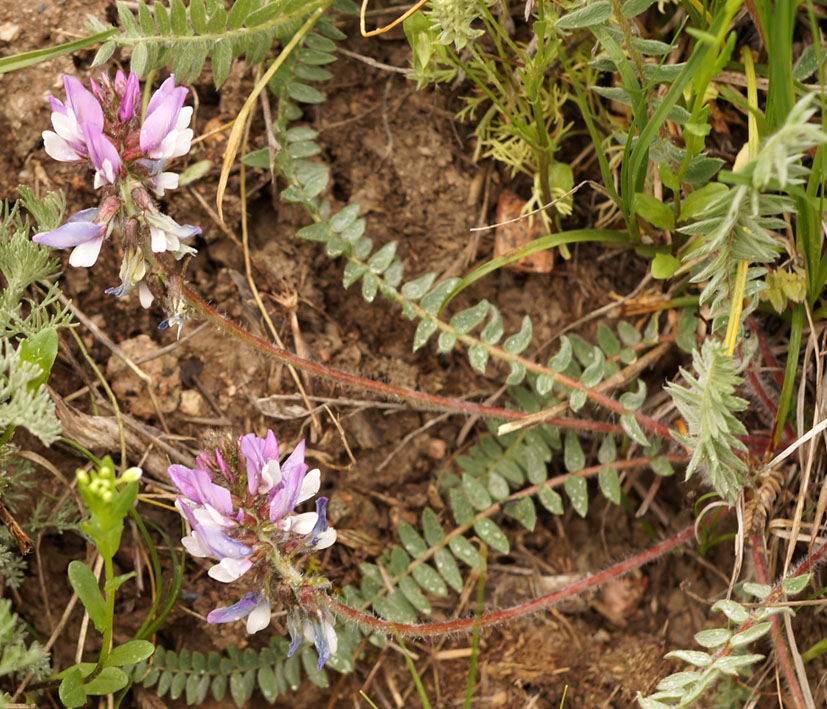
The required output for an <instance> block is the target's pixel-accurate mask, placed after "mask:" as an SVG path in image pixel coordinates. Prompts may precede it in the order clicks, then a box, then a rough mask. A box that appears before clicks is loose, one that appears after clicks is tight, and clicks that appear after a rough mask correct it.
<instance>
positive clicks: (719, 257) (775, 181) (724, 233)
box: [680, 94, 827, 330]
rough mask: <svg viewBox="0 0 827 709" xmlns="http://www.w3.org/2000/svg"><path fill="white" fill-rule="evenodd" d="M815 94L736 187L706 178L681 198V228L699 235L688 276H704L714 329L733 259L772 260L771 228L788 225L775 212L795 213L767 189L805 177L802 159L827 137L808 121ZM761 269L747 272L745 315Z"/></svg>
mask: <svg viewBox="0 0 827 709" xmlns="http://www.w3.org/2000/svg"><path fill="white" fill-rule="evenodd" d="M813 98H814V95H812V94H811V95H809V96H807V97H805V98H804V99H802V100H801V101H799V102H798V103H797V104H796V105H795V106H794V107H793V109H792V110H791V111H790V114H789V116H788V117H787V120H786V121H785V123H784V125H783V126H781V128H780V129H779V130H778V131H777V132H776V133H774V134H773V135H771V136H770V137H769V138H767V140H765V141H764V143H763V145H762V146H761V149H760V151H759V153H758V155H757V156H756V157H755V158H754V159H753V160H751V161H750V162H749V163H748V164H747V165H745V166H744V167H743V168H742V169H741V170H739V171H738V172H737V173H735V176H736V177H737V178H742V179H739V180H738V182H737V183H736V184H735V185H734V186H732V187H728V186H726V185H724V184H721V183H720V182H718V183H710V184H709V185H707V186H706V187H704V188H702V189H700V190H698V191H697V192H695V193H693V194H692V195H690V196H689V197H688V198H687V199H686V200H685V201H684V204H683V208H682V211H681V216H682V218H683V219H690V220H692V223H691V224H690V225H689V226H686V227H684V228H682V229H681V230H680V231H681V232H682V233H684V234H690V235H695V234H698V235H702V236H701V239H702V242H701V244H700V246H699V248H697V249H694V250H690V251H688V252H687V254H686V256H685V257H684V258H685V260H687V261H691V260H696V259H699V258H700V259H702V261H701V262H700V263H699V264H698V265H697V266H695V268H694V269H693V275H692V280H693V281H694V282H696V283H701V282H704V281H707V283H706V285H705V287H704V289H703V291H702V293H701V303H707V302H709V303H711V304H712V306H711V307H712V313H713V316H714V317H715V322H714V325H713V329H714V330H719V329H722V328H724V327H725V326H726V319H727V316H728V313H727V308H726V307H725V306H726V305H727V302H728V300H729V297H730V288H731V283H732V282H733V280H734V278H733V276H734V271H735V266H736V264H737V262H738V261H747V262H749V263H771V262H773V261H775V260H776V259H777V258H778V254H779V253H780V252H781V251H782V250H783V249H782V246H781V244H780V243H779V242H778V240H777V239H776V238H775V236H774V234H773V230H774V229H786V228H787V222H786V221H784V220H783V219H781V218H780V217H779V216H778V215H783V214H785V213H789V212H793V211H794V207H793V204H792V200H791V199H790V198H789V197H788V196H786V195H779V194H770V193H769V192H768V191H773V192H779V191H781V192H783V191H789V189H790V188H791V187H795V186H797V185H800V184H801V183H802V182H804V180H805V179H806V176H807V174H808V172H809V169H808V168H806V167H805V166H803V165H802V164H801V158H802V157H803V155H804V153H805V152H806V151H807V150H809V149H810V148H813V147H815V146H817V145H819V144H821V143H824V142H827V135H826V134H825V133H824V132H823V131H822V130H821V128H820V127H819V126H818V125H816V124H813V123H810V122H809V120H810V118H811V117H812V116H813V114H814V113H815V111H816V109H815V108H811V104H812V103H813ZM764 272H765V271H764V269H762V268H760V267H757V268H750V269H749V271H748V275H747V289H746V292H745V300H746V307H745V309H744V314H746V313H748V312H749V311H750V310H751V309H752V308H753V307H754V306H755V304H756V302H757V295H758V293H759V292H760V291H761V290H763V289H764V288H765V287H766V286H765V284H764V283H763V281H761V280H759V279H760V277H761V276H762V275H763V274H764Z"/></svg>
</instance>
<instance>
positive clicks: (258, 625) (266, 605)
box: [247, 598, 270, 634]
mask: <svg viewBox="0 0 827 709" xmlns="http://www.w3.org/2000/svg"><path fill="white" fill-rule="evenodd" d="M268 625H270V601H269V600H268V599H266V598H265V599H263V600H262V601H261V602H260V603H259V604H258V605H257V606H256V607H255V608H253V610H252V611H250V615H248V616H247V632H248V633H251V634H252V633H257V632H258V631H259V630H264V629H265V628H266V627H267V626H268Z"/></svg>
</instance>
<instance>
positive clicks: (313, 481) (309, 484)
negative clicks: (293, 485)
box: [296, 468, 322, 504]
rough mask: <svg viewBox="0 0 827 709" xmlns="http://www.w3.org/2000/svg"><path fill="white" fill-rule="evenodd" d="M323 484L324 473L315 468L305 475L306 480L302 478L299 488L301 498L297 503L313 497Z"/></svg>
mask: <svg viewBox="0 0 827 709" xmlns="http://www.w3.org/2000/svg"><path fill="white" fill-rule="evenodd" d="M321 484H322V474H321V472H320V471H319V469H318V468H314V469H313V470H311V471H310V472H309V473H307V475H305V476H304V480H302V486H301V489H300V490H299V499H298V500H297V501H296V502H297V504H298V503H299V502H304V501H305V500H309V499H310V498H311V497H313V496H314V495H315V494H316V493H317V492H318V491H319V487H320V486H321Z"/></svg>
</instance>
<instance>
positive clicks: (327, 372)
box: [155, 254, 669, 438]
mask: <svg viewBox="0 0 827 709" xmlns="http://www.w3.org/2000/svg"><path fill="white" fill-rule="evenodd" d="M155 256H156V262H157V263H158V264H159V265H160V266H161V267H162V268H163V270H164V271H165V272H166V273H167V274H168V275H170V276H173V277H176V274H175V273H173V271H172V270H171V269H170V268H169V266H168V265H167V264H166V263H165V262H164V261H163V259H161V258H158V257H157V254H156V255H155ZM180 287H181V293H182V295H183V296H184V297H185V298H186V301H187V303H188V304H189V305H190V306H192V308H193V309H195V310H197V311H198V312H200V313H201V314H202V315H203V316H204V317H205V318H206V319H207V320H209V321H210V322H211V323H213V324H214V325H215V326H216V327H218V328H220V329H221V330H223V331H224V332H226V333H227V334H228V335H231V336H232V337H235V338H236V339H238V340H241V341H242V342H244V343H246V344H247V345H249V346H250V347H252V348H253V349H256V350H258V351H259V352H261V353H263V354H265V355H268V356H269V357H273V358H274V359H277V360H279V361H281V362H285V363H287V364H291V365H293V366H294V367H297V368H298V369H302V370H304V371H306V372H310V373H312V374H315V375H317V376H319V377H323V378H325V379H332V380H333V381H337V382H340V383H342V384H346V385H348V386H353V387H359V388H362V389H367V390H369V391H374V392H376V393H378V394H382V395H383V396H386V397H389V398H392V399H393V398H398V399H405V400H407V401H414V402H418V403H420V404H423V405H424V406H425V407H428V408H438V409H446V410H448V411H456V412H459V413H467V414H476V415H479V416H483V417H485V418H500V419H506V420H517V419H521V418H525V417H526V416H527V415H528V414H527V413H525V412H523V411H515V410H513V409H504V408H501V407H498V406H486V405H485V404H476V403H474V402H472V401H462V400H461V399H452V398H450V397H447V396H440V395H438V394H428V393H426V392H423V391H417V390H415V389H407V388H406V387H400V386H395V385H393V384H386V383H385V382H377V381H374V380H372V379H367V378H365V377H360V376H357V375H355V374H350V373H349V372H344V371H342V370H340V369H334V368H332V367H326V366H325V365H323V364H320V363H318V362H313V361H312V360H309V359H304V358H303V357H299V356H298V355H296V354H293V353H292V352H289V351H287V350H285V349H282V348H281V347H277V346H275V345H273V344H271V343H269V342H266V341H265V340H262V339H261V338H259V337H256V336H255V335H253V334H251V333H249V332H247V331H246V330H245V329H244V328H242V327H240V326H238V325H236V324H235V323H234V322H232V321H231V320H229V319H227V318H225V317H224V316H222V315H220V314H219V313H218V311H216V310H215V308H213V307H212V306H210V305H209V304H208V303H207V302H206V301H204V299H203V298H201V297H200V296H199V295H198V294H196V293H195V292H194V291H193V290H192V289H191V288H189V287H188V286H186V285H184V284H183V283H181V286H180ZM572 383H573V384H574V388H583V386H582V384H580V383H579V382H574V381H573V380H572ZM588 391H591V390H588ZM598 397H599V398H598V399H596V401H598V403H602V402H603V400H605V401H606V402H609V405H608V406H607V408H610V409H616V410H619V411H620V413H626V410H625V409H624V408H623V407H622V406H620V404H619V403H617V402H616V401H614V400H612V399H609V398H608V397H604V396H603V395H598ZM604 405H605V404H604ZM618 407H619V409H618ZM644 418H646V417H644ZM544 423H547V424H548V425H550V426H558V427H560V428H564V429H575V430H579V431H594V432H596V433H617V434H620V435H623V433H624V431H623V428H622V427H621V426H618V425H616V424H611V423H606V422H603V421H588V420H581V419H571V418H562V417H555V418H549V419H546V420H545V422H544ZM641 423H644V422H643V421H641ZM654 423H657V422H654ZM657 425H658V426H660V427H661V428H662V429H663V430H664V431H665V434H664V435H665V437H666V438H669V435H668V433H669V431H668V429H667V428H666V427H665V426H662V425H661V424H657Z"/></svg>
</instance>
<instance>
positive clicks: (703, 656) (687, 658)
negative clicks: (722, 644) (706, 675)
mask: <svg viewBox="0 0 827 709" xmlns="http://www.w3.org/2000/svg"><path fill="white" fill-rule="evenodd" d="M664 658H666V659H672V658H674V659H676V660H682V661H683V662H688V663H689V664H690V665H695V666H696V667H707V666H708V665H709V663H710V662H712V658H711V657H710V656H709V654H708V653H705V652H700V651H699V650H673V651H672V652H668V653H666V654H665V655H664Z"/></svg>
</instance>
